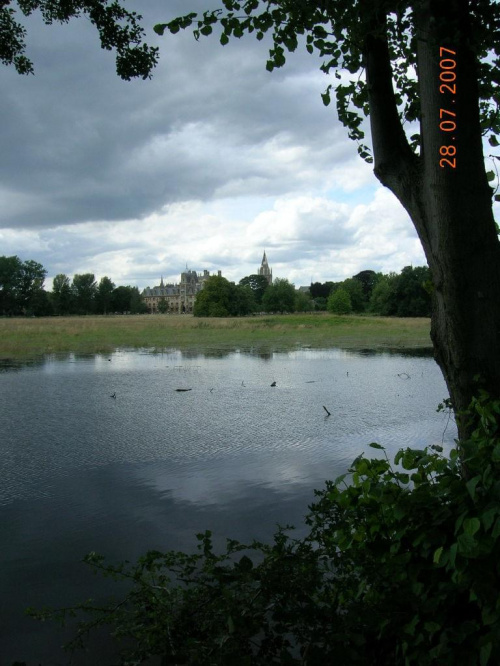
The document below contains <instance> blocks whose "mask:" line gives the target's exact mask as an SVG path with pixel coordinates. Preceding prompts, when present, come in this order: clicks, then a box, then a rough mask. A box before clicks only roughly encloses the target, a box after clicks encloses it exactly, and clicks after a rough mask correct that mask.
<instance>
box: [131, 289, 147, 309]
mask: <svg viewBox="0 0 500 666" xmlns="http://www.w3.org/2000/svg"><path fill="white" fill-rule="evenodd" d="M130 312H131V313H132V314H146V312H148V306H147V305H146V303H144V301H143V300H142V298H141V292H140V291H139V289H138V288H137V287H132V288H131V291H130Z"/></svg>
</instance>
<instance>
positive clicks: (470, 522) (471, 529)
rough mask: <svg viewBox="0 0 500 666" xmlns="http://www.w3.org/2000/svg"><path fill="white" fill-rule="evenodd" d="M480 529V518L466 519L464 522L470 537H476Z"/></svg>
mask: <svg viewBox="0 0 500 666" xmlns="http://www.w3.org/2000/svg"><path fill="white" fill-rule="evenodd" d="M480 527H481V523H480V522H479V519H478V518H466V519H465V520H464V524H463V528H464V532H465V534H468V535H469V536H474V534H475V533H476V532H477V531H478V530H479V528H480Z"/></svg>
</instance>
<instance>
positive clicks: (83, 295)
mask: <svg viewBox="0 0 500 666" xmlns="http://www.w3.org/2000/svg"><path fill="white" fill-rule="evenodd" d="M72 291H73V295H74V297H75V306H76V312H77V313H78V314H90V313H91V312H93V310H94V305H95V295H96V292H97V283H96V281H95V277H94V274H93V273H82V274H81V275H78V274H77V275H75V276H74V277H73V283H72Z"/></svg>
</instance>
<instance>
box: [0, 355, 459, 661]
mask: <svg viewBox="0 0 500 666" xmlns="http://www.w3.org/2000/svg"><path fill="white" fill-rule="evenodd" d="M273 382H276V386H275V387H272V386H271V384H272V383H273ZM179 388H181V389H191V390H189V391H182V392H178V391H177V390H176V389H179ZM0 390H1V391H2V401H1V404H0V432H1V433H2V441H1V443H0V453H1V460H2V484H1V485H0V524H1V527H2V535H3V543H4V546H3V548H2V551H1V554H0V558H1V566H0V585H1V589H2V597H1V600H0V605H1V606H0V613H1V616H2V618H1V619H2V633H3V636H2V640H1V643H0V664H2V665H3V664H10V663H11V662H12V661H14V660H16V659H17V660H20V661H23V660H24V661H26V662H27V663H28V664H31V663H32V664H38V663H41V664H43V666H50V664H64V663H68V659H67V658H66V657H65V655H64V653H60V651H59V646H60V644H61V642H62V636H61V634H60V633H59V632H58V631H57V630H55V628H54V627H51V626H48V625H46V624H43V625H41V624H38V623H35V622H34V621H32V620H29V619H25V618H24V617H23V616H22V610H23V609H24V608H25V607H26V606H28V605H34V606H36V605H44V604H48V605H50V604H53V605H61V604H69V603H74V602H77V601H81V600H83V599H86V598H88V597H89V596H96V595H100V594H103V593H104V592H106V591H108V587H109V585H108V584H103V583H102V582H101V581H100V580H99V579H96V578H94V577H93V576H92V575H90V574H89V572H88V571H87V569H86V567H84V566H83V565H81V564H80V563H79V560H80V559H81V557H82V556H83V555H84V554H85V553H87V552H89V551H91V550H95V551H98V552H101V553H103V554H105V555H106V556H108V557H109V559H111V560H114V561H116V560H121V559H125V558H128V559H131V558H134V557H137V556H138V555H140V554H141V553H143V552H145V551H146V550H147V549H150V548H158V549H169V548H176V549H193V547H194V546H195V543H196V540H195V537H194V535H195V533H197V532H200V531H204V530H205V529H208V528H209V529H212V530H213V532H214V534H215V541H216V543H218V544H221V545H222V544H223V543H224V540H225V537H226V536H228V537H232V538H238V539H242V540H250V539H252V538H254V537H255V538H259V539H269V538H270V536H271V535H272V533H273V531H274V528H275V526H276V523H281V524H284V523H294V524H295V525H296V526H297V529H298V533H299V534H301V533H304V528H303V527H302V526H301V520H302V517H303V516H304V514H305V513H306V512H307V505H308V504H309V503H310V502H311V501H312V499H313V492H312V491H313V488H315V487H321V486H322V485H323V483H324V481H325V480H326V479H327V478H334V477H336V476H337V475H338V474H340V473H342V472H344V471H345V470H346V469H347V467H348V465H349V463H350V462H351V461H352V460H353V458H354V457H356V456H357V455H359V454H360V453H361V452H362V451H366V452H367V454H368V455H373V454H374V452H373V450H372V449H370V448H369V447H368V444H369V443H370V442H372V441H377V442H379V443H380V444H383V445H384V446H385V447H386V448H387V450H388V453H389V455H391V454H394V453H395V452H396V451H397V450H398V448H400V447H401V446H413V447H423V446H425V445H426V444H435V443H442V442H444V443H445V445H446V446H449V445H450V444H451V443H452V442H453V438H454V436H455V434H456V431H455V428H454V425H453V423H448V421H447V418H448V417H447V416H446V415H444V414H441V413H439V414H438V413H437V412H436V406H437V404H438V403H439V402H441V400H442V399H443V398H444V397H446V396H447V391H446V386H445V383H444V381H443V379H442V376H441V373H440V371H439V369H438V367H437V365H436V364H435V362H434V361H433V360H432V359H431V358H428V357H426V356H422V354H419V355H411V354H405V355H402V354H390V353H372V352H368V351H365V352H352V351H342V350H327V351H318V350H314V351H312V350H311V351H308V350H302V351H294V352H286V353H264V354H260V355H259V354H250V353H243V352H238V351H234V352H230V353H228V352H225V353H219V354H218V353H216V352H212V353H211V354H210V355H202V354H190V353H186V352H176V351H173V352H171V353H167V354H151V353H147V352H146V351H144V352H142V353H141V352H117V353H115V354H113V355H111V356H110V355H106V356H102V355H98V356H81V357H77V356H74V355H69V356H67V357H58V358H51V359H45V360H44V361H42V362H40V363H32V364H28V365H19V366H17V367H7V366H5V367H4V372H0ZM113 394H116V397H115V398H112V397H110V396H111V395H113ZM323 406H326V407H327V409H328V410H329V411H330V412H331V416H329V417H328V416H326V412H325V410H324V408H323ZM104 654H105V652H104V650H103V648H102V646H101V647H100V648H99V655H100V656H95V655H94V656H93V657H92V659H91V661H92V663H93V664H96V665H97V664H99V663H102V664H103V665H104V664H109V663H110V662H109V661H107V660H106V658H105V657H104V656H103V655H104ZM86 659H87V661H86V660H85V659H83V661H82V662H81V663H83V664H85V663H90V662H89V661H88V656H87V657H86ZM99 659H102V661H99Z"/></svg>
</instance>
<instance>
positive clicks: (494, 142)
mask: <svg viewBox="0 0 500 666" xmlns="http://www.w3.org/2000/svg"><path fill="white" fill-rule="evenodd" d="M488 142H489V144H490V146H493V147H494V148H496V147H497V146H500V143H498V139H497V138H496V136H495V135H493V136H490V138H489V139H488Z"/></svg>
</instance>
